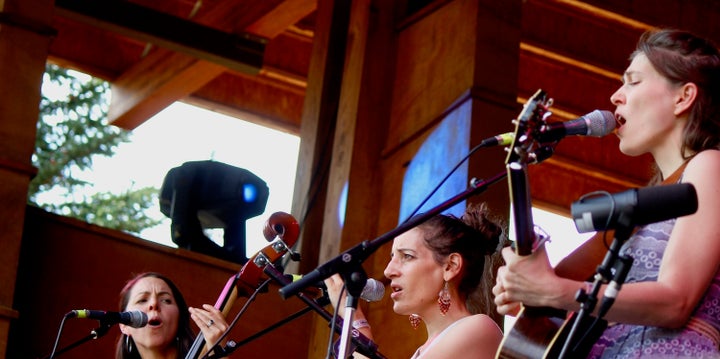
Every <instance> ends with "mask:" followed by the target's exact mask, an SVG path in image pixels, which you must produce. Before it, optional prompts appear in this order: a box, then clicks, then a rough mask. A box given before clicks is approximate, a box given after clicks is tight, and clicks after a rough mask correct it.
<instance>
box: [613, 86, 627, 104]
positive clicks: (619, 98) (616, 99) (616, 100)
mask: <svg viewBox="0 0 720 359" xmlns="http://www.w3.org/2000/svg"><path fill="white" fill-rule="evenodd" d="M621 90H622V87H621V88H619V89H617V91H615V92H614V93H613V94H612V95H610V103H612V104H613V105H616V106H617V105H619V104H621V103H622V102H623V98H624V96H623V95H622V92H621Z"/></svg>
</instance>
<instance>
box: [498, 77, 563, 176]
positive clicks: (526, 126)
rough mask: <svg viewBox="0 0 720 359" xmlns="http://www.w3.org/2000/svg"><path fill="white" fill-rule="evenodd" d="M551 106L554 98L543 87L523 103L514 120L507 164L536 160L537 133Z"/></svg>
mask: <svg viewBox="0 0 720 359" xmlns="http://www.w3.org/2000/svg"><path fill="white" fill-rule="evenodd" d="M550 106H552V99H549V98H548V97H547V94H546V93H545V91H543V90H542V89H538V90H537V91H536V92H535V94H533V95H532V96H531V97H530V99H528V101H527V102H526V103H525V105H523V109H522V111H521V112H520V114H519V115H518V117H517V119H515V120H513V124H514V125H515V131H514V137H513V142H512V143H511V144H510V146H509V147H508V148H507V149H506V150H507V152H508V155H507V158H506V159H505V164H506V165H507V164H510V163H513V162H521V163H528V162H534V158H532V157H533V156H535V153H534V151H535V150H536V149H537V148H538V146H539V144H538V143H537V142H536V140H535V137H536V136H535V134H536V133H538V132H539V131H540V129H541V128H542V126H543V125H544V124H545V118H546V117H547V116H549V115H550V114H551V113H550V112H549V111H548V108H550Z"/></svg>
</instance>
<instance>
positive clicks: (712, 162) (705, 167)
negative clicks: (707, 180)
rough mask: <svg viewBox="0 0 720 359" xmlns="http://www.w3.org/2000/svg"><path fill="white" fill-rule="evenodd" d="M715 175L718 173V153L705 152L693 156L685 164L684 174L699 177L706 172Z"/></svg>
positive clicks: (719, 167) (715, 151) (719, 163)
mask: <svg viewBox="0 0 720 359" xmlns="http://www.w3.org/2000/svg"><path fill="white" fill-rule="evenodd" d="M708 171H709V172H711V173H715V172H718V171H720V151H718V150H705V151H702V152H699V153H698V154H697V155H695V156H694V157H693V158H692V159H691V160H690V161H689V162H688V164H687V167H686V168H685V174H687V175H691V176H692V175H700V174H702V173H705V174H706V175H707V174H708V173H707V172H708Z"/></svg>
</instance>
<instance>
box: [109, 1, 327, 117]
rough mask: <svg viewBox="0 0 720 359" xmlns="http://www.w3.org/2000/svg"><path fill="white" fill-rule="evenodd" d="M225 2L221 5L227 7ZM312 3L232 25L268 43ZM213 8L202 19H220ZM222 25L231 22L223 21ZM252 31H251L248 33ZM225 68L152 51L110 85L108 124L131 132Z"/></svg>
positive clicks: (281, 7) (282, 6)
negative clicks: (268, 40)
mask: <svg viewBox="0 0 720 359" xmlns="http://www.w3.org/2000/svg"><path fill="white" fill-rule="evenodd" d="M227 3H229V1H228V2H226V3H225V5H227ZM316 6H317V1H316V0H287V1H283V2H281V3H279V4H278V5H277V6H276V7H275V8H273V9H271V10H270V11H268V12H266V13H265V14H264V15H263V16H261V17H259V18H257V19H254V20H252V21H249V22H248V23H247V24H235V25H236V27H238V28H242V29H243V31H247V32H252V33H253V34H254V35H255V36H259V37H263V38H267V39H272V38H273V37H275V36H277V35H278V34H279V33H282V31H284V29H286V28H288V27H290V26H291V25H293V24H295V23H297V22H298V21H300V20H301V19H302V18H304V17H306V16H308V15H309V14H311V13H312V12H313V11H315V8H316ZM221 7H222V8H216V9H213V10H212V11H210V12H208V13H207V14H205V15H204V16H206V17H210V18H215V19H220V18H223V17H222V14H223V13H226V12H225V11H226V10H227V9H226V8H224V7H223V6H222V5H221ZM223 19H225V21H232V19H227V18H226V17H224V18H223ZM250 30H252V31H250ZM227 70H228V68H227V67H225V66H220V65H218V64H215V63H212V62H210V61H206V60H203V59H199V58H197V57H192V56H188V55H185V54H181V53H177V52H173V51H170V50H167V49H163V48H158V49H155V50H154V51H153V52H152V53H151V54H150V55H149V56H147V57H146V58H144V59H143V60H141V61H139V62H138V63H137V64H136V65H134V66H133V67H132V68H130V69H129V70H128V71H126V72H125V73H124V74H123V75H121V76H120V77H119V78H118V79H117V80H116V81H113V83H112V94H113V95H112V103H111V104H110V110H109V113H108V119H109V121H110V122H111V123H112V124H113V125H116V126H118V127H122V128H125V129H133V128H135V127H137V126H139V125H140V124H142V123H143V122H145V121H146V120H147V119H149V118H150V117H152V116H154V115H155V114H157V113H158V112H160V111H162V110H163V109H164V108H166V107H167V106H169V105H170V104H172V103H173V102H175V101H177V100H180V99H182V98H184V97H186V96H188V95H190V94H192V93H193V92H195V91H196V90H198V89H200V88H202V87H203V86H205V85H206V84H207V83H209V82H210V81H211V80H213V79H215V78H216V77H217V76H219V75H220V74H222V73H223V72H225V71H227Z"/></svg>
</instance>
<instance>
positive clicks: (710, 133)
mask: <svg viewBox="0 0 720 359" xmlns="http://www.w3.org/2000/svg"><path fill="white" fill-rule="evenodd" d="M639 54H644V55H645V56H646V57H647V58H648V60H649V61H650V63H651V64H652V66H653V68H654V69H655V70H656V71H657V72H658V73H660V74H661V75H662V76H663V77H665V78H666V79H668V81H670V82H671V83H673V84H675V85H678V86H680V85H683V84H686V83H694V84H695V85H696V86H697V88H698V95H697V98H696V99H695V102H694V104H693V105H692V107H691V109H690V114H689V116H688V122H687V124H686V125H685V130H684V131H685V133H684V136H683V137H684V139H683V144H682V148H681V154H682V156H683V158H685V159H688V158H690V157H692V156H693V155H694V154H696V153H698V152H700V151H703V150H707V149H720V101H719V100H720V52H718V49H717V47H716V46H715V44H713V43H712V42H711V41H709V40H706V39H703V38H700V37H698V36H696V35H694V34H692V33H690V32H687V31H682V30H675V29H659V30H650V31H647V32H645V33H643V34H642V35H641V36H640V39H639V40H638V43H637V48H636V49H635V51H634V52H633V53H632V54H631V56H630V59H631V60H632V59H633V58H634V57H635V56H637V55H639ZM658 173H659V171H658ZM660 180H662V178H660V175H659V174H658V175H657V176H656V178H654V179H653V182H658V181H660Z"/></svg>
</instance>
